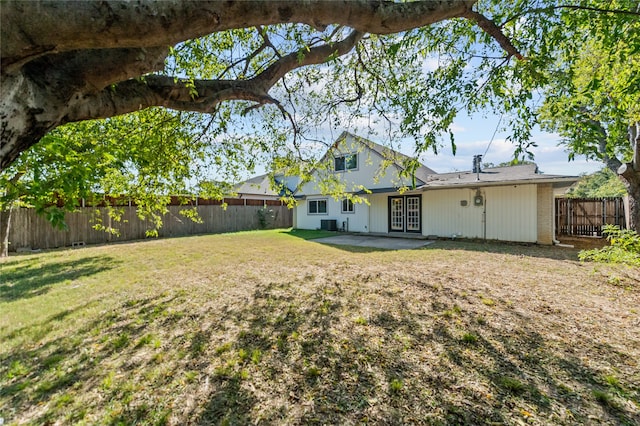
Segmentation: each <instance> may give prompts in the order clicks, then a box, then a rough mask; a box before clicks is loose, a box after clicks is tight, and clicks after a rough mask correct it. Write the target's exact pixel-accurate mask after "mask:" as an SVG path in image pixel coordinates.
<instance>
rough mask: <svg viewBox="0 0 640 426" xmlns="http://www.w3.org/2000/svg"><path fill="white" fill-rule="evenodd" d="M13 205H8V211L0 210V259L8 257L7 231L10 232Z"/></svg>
mask: <svg viewBox="0 0 640 426" xmlns="http://www.w3.org/2000/svg"><path fill="white" fill-rule="evenodd" d="M13 206H14V204H13V203H10V204H9V208H8V209H3V210H0V241H2V247H0V257H7V256H9V231H10V230H11V213H12V212H13Z"/></svg>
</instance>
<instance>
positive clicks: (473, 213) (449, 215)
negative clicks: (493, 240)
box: [422, 189, 483, 238]
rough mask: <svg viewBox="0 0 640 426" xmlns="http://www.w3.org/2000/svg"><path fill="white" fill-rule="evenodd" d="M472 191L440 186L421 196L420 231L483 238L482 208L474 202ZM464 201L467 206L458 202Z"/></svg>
mask: <svg viewBox="0 0 640 426" xmlns="http://www.w3.org/2000/svg"><path fill="white" fill-rule="evenodd" d="M474 195H475V191H472V190H470V189H442V190H435V191H426V192H425V193H424V194H423V196H422V233H423V234H424V235H437V236H439V237H451V236H453V235H454V234H455V235H456V236H458V237H463V238H482V231H483V227H482V211H483V209H482V207H476V206H474V205H473V197H474ZM461 201H466V203H467V205H466V206H461V205H460V202H461Z"/></svg>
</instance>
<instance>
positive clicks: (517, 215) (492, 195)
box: [422, 185, 537, 242]
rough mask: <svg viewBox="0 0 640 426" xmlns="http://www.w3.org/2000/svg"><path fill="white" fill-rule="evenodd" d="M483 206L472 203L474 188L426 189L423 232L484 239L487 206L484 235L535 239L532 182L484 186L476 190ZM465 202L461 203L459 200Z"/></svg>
mask: <svg viewBox="0 0 640 426" xmlns="http://www.w3.org/2000/svg"><path fill="white" fill-rule="evenodd" d="M479 191H480V192H479V193H480V195H482V197H483V201H484V203H485V205H482V206H475V205H474V197H475V196H476V194H477V191H476V189H443V190H431V191H426V192H425V193H424V196H423V198H422V199H423V225H422V229H423V231H422V233H423V234H424V235H438V236H440V237H451V236H452V235H453V234H455V235H457V236H458V237H463V238H484V237H485V229H484V222H483V212H484V209H485V207H486V213H487V226H486V238H487V239H491V240H503V241H522V242H535V241H536V238H537V214H536V206H537V203H536V200H537V191H536V186H535V185H517V186H500V187H487V188H480V189H479ZM462 201H466V203H467V205H466V206H462V205H461V202H462Z"/></svg>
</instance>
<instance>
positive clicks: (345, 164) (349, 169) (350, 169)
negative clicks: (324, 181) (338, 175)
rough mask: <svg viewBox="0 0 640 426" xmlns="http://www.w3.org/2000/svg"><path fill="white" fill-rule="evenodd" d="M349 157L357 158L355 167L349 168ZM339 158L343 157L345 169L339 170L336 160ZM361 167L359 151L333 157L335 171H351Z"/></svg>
mask: <svg viewBox="0 0 640 426" xmlns="http://www.w3.org/2000/svg"><path fill="white" fill-rule="evenodd" d="M349 157H354V158H355V159H356V166H355V167H353V168H347V158H349ZM339 158H342V159H343V161H344V169H340V170H338V168H337V167H336V160H337V159H339ZM359 167H360V159H359V158H358V153H357V152H353V153H351V154H343V155H335V156H334V157H333V170H334V171H335V172H349V171H353V170H359Z"/></svg>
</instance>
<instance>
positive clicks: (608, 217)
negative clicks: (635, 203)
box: [556, 197, 626, 237]
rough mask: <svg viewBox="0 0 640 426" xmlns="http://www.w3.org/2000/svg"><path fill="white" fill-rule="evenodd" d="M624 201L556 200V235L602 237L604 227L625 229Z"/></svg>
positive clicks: (608, 199) (597, 199)
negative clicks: (613, 226) (615, 226)
mask: <svg viewBox="0 0 640 426" xmlns="http://www.w3.org/2000/svg"><path fill="white" fill-rule="evenodd" d="M625 218H626V216H625V210H624V199H623V198H622V197H616V198H556V232H557V233H558V235H583V236H599V237H601V236H602V227H603V226H604V225H618V226H619V227H620V228H625V227H626V220H625Z"/></svg>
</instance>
